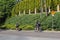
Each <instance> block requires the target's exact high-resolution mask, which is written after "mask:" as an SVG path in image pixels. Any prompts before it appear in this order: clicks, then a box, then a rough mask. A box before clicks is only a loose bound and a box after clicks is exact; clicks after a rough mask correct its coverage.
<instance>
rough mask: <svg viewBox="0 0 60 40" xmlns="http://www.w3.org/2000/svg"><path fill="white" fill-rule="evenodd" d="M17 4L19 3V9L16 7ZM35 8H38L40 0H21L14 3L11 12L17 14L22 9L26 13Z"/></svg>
mask: <svg viewBox="0 0 60 40" xmlns="http://www.w3.org/2000/svg"><path fill="white" fill-rule="evenodd" d="M18 5H19V9H18ZM15 9H16V10H17V11H16V10H15ZM37 9H40V1H39V0H23V1H20V2H19V3H18V4H16V5H15V7H14V8H13V10H12V14H14V13H15V14H18V12H19V11H20V12H22V11H24V10H25V12H26V13H30V12H34V11H36V10H37ZM28 10H29V11H28Z"/></svg>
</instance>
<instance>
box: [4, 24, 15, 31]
mask: <svg viewBox="0 0 60 40" xmlns="http://www.w3.org/2000/svg"><path fill="white" fill-rule="evenodd" d="M5 26H6V28H7V29H12V30H15V28H16V27H15V26H14V25H11V24H7V25H5Z"/></svg>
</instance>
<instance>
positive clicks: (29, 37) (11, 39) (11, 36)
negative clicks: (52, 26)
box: [0, 31, 60, 40]
mask: <svg viewBox="0 0 60 40" xmlns="http://www.w3.org/2000/svg"><path fill="white" fill-rule="evenodd" d="M0 40H60V32H35V31H0Z"/></svg>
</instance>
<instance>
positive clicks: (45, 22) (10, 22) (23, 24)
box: [5, 12, 60, 30]
mask: <svg viewBox="0 0 60 40" xmlns="http://www.w3.org/2000/svg"><path fill="white" fill-rule="evenodd" d="M52 18H53V21H54V22H53V29H54V30H60V12H59V13H56V14H55V16H54V17H52V16H51V15H49V16H46V14H42V15H41V17H40V14H31V15H29V14H26V15H22V16H15V17H11V18H10V19H7V20H6V22H5V25H6V26H7V27H8V28H9V29H15V24H16V22H18V23H19V24H20V28H22V29H23V30H28V29H29V30H32V29H34V28H35V24H36V20H39V21H40V22H41V27H42V30H52Z"/></svg>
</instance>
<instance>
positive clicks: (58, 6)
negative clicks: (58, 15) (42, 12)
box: [57, 4, 59, 12]
mask: <svg viewBox="0 0 60 40" xmlns="http://www.w3.org/2000/svg"><path fill="white" fill-rule="evenodd" d="M57 12H59V4H58V5H57Z"/></svg>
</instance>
